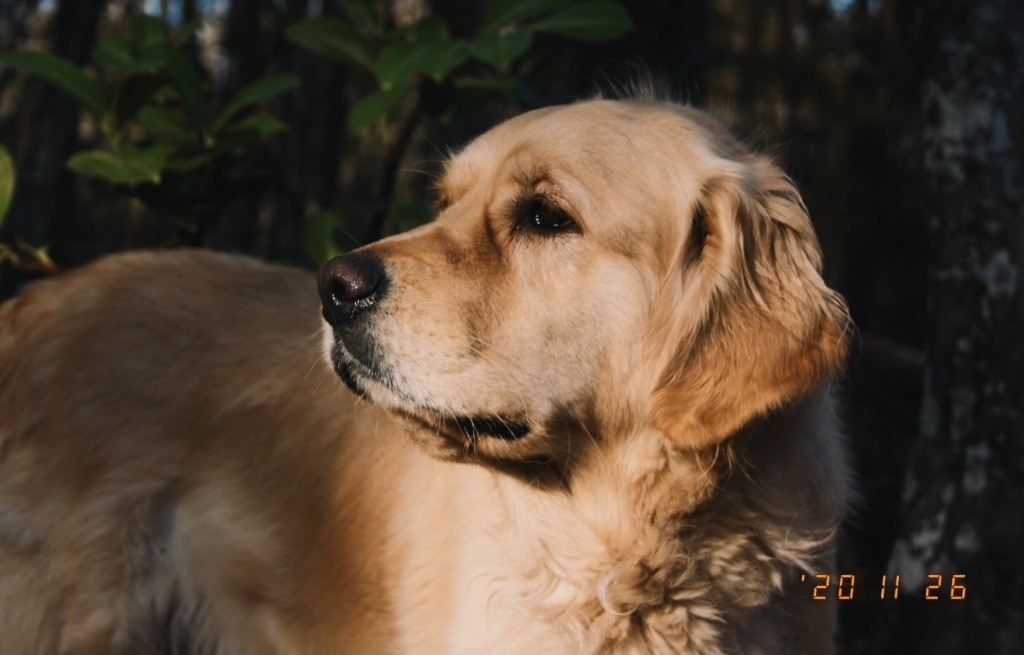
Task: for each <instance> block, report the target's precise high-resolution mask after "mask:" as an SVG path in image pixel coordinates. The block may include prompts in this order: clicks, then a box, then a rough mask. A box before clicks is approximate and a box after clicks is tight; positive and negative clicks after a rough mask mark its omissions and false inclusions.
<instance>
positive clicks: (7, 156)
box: [0, 145, 14, 225]
mask: <svg viewBox="0 0 1024 655" xmlns="http://www.w3.org/2000/svg"><path fill="white" fill-rule="evenodd" d="M13 198H14V160H13V159H12V158H11V153H9V152H8V151H7V148H5V147H3V146H2V145H0V225H3V223H4V217H5V216H7V210H9V209H10V208H11V200H12V199H13Z"/></svg>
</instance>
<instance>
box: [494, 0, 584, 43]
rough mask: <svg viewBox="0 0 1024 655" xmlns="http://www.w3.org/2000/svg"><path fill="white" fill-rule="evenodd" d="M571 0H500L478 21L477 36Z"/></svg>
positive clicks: (495, 31) (562, 5)
mask: <svg viewBox="0 0 1024 655" xmlns="http://www.w3.org/2000/svg"><path fill="white" fill-rule="evenodd" d="M572 2H573V0H502V1H501V2H497V3H495V4H494V6H493V7H492V8H491V10H490V11H489V12H487V14H486V15H485V16H484V18H483V20H482V21H481V22H480V29H479V30H478V31H477V34H478V35H479V36H484V35H494V34H497V33H498V32H500V31H502V28H504V27H506V26H508V25H509V24H510V23H514V22H517V21H522V20H524V19H527V18H533V17H535V16H537V15H539V14H543V13H545V12H551V11H555V10H556V9H561V8H562V7H565V6H567V5H570V4H572Z"/></svg>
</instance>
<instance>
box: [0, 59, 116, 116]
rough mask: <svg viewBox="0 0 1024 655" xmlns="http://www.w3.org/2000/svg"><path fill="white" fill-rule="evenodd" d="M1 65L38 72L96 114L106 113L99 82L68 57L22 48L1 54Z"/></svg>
mask: <svg viewBox="0 0 1024 655" xmlns="http://www.w3.org/2000/svg"><path fill="white" fill-rule="evenodd" d="M0 65H6V66H11V67H13V68H18V69H21V70H23V71H26V72H29V73H33V74H34V75H38V76H39V77H41V78H43V79H44V80H46V81H47V82H49V83H51V84H53V85H55V86H57V87H58V88H60V89H61V90H62V91H64V92H65V93H68V94H69V95H71V97H73V98H74V99H75V100H77V101H78V102H80V103H82V105H84V106H85V108H86V109H88V110H89V111H90V112H92V113H93V114H94V115H96V116H97V117H99V116H101V115H102V114H103V93H102V92H101V91H100V87H99V85H98V84H96V82H95V81H94V80H93V79H92V78H90V77H89V76H88V75H86V74H85V72H84V71H83V70H82V69H80V68H79V67H77V66H75V65H74V64H72V63H71V62H70V61H68V60H67V59H62V58H61V57H57V56H55V55H51V54H49V53H46V52H37V51H34V50H19V51H16V52H8V53H7V54H5V55H0Z"/></svg>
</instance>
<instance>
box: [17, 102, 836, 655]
mask: <svg viewBox="0 0 1024 655" xmlns="http://www.w3.org/2000/svg"><path fill="white" fill-rule="evenodd" d="M531 195H532V196H541V197H543V198H545V199H546V201H549V202H552V203H555V204H557V206H558V207H559V208H560V209H561V210H562V211H564V212H566V214H568V215H569V216H571V217H572V218H573V219H575V221H576V222H577V223H578V224H579V227H580V230H579V232H577V233H569V234H559V235H555V236H544V235H538V234H530V233H527V232H524V231H522V230H517V229H516V227H515V225H514V222H515V213H516V211H517V210H516V209H515V208H516V207H517V206H518V205H517V204H516V203H518V202H520V199H521V198H522V197H523V196H531ZM439 196H440V202H439V212H438V218H437V220H436V221H435V222H433V223H431V224H429V225H427V226H424V227H421V228H419V229H417V230H413V231H412V232H409V233H406V234H403V235H399V236H396V237H392V238H390V239H386V240H384V241H381V242H379V243H376V244H372V245H370V246H368V247H367V248H366V249H365V252H368V253H372V254H374V255H375V256H377V257H379V258H380V260H381V261H382V262H383V263H384V266H385V268H386V270H387V272H388V275H389V277H390V279H391V287H390V289H389V292H388V295H387V296H386V297H385V298H384V299H383V301H382V302H381V306H380V307H379V308H378V309H377V310H376V313H375V314H374V315H373V319H372V321H373V323H372V333H373V338H374V343H375V347H376V352H377V353H378V356H379V357H380V360H381V363H382V366H387V367H388V370H390V371H391V372H392V373H393V379H392V380H391V381H390V382H389V383H388V384H384V383H383V382H382V381H380V380H375V379H373V376H372V375H370V374H368V373H366V372H365V371H364V372H362V373H360V374H359V376H358V377H359V379H358V384H359V385H360V387H361V389H362V390H363V391H364V393H365V395H366V401H363V400H358V399H357V398H356V397H355V396H354V395H353V394H351V393H350V392H349V391H348V390H347V389H345V388H344V386H343V385H342V383H341V382H340V381H339V380H338V379H337V377H336V376H335V374H334V372H333V371H332V370H331V366H330V365H329V363H328V362H327V361H325V358H324V355H323V351H324V348H325V346H326V348H327V350H328V351H330V350H331V349H332V347H334V346H335V342H334V338H333V336H332V335H331V333H330V331H329V330H328V331H324V330H323V328H322V322H321V321H320V319H319V316H318V301H317V297H316V289H315V282H314V279H313V276H312V275H310V274H309V273H306V272H300V271H294V270H287V269H282V268H277V267H271V266H268V265H265V264H260V263H257V262H254V261H252V260H249V259H245V258H241V257H233V256H228V255H218V254H212V253H206V252H199V251H175V252H164V253H155V252H154V253H136V254H126V255H121V256H116V257H111V258H108V259H105V260H102V261H100V262H98V263H96V264H93V265H91V266H89V267H86V268H84V269H82V270H79V271H75V272H72V273H69V274H66V275H64V276H61V277H58V278H55V279H53V280H49V281H46V282H43V283H39V284H37V285H34V286H32V287H30V288H29V289H27V290H26V291H25V292H24V293H22V294H21V295H20V296H19V297H17V298H15V299H14V300H12V301H9V302H8V303H7V304H5V305H3V306H2V307H0V655H29V654H31V655H36V654H48V653H61V654H69V655H71V654H74V655H85V654H100V653H179V652H188V653H193V652H194V653H223V654H259V653H297V654H298V653H304V654H310V655H313V654H317V655H319V654H324V653H351V654H359V653H374V654H377V653H403V654H406V653H407V654H423V655H427V654H440V653H452V654H466V655H469V654H474V655H478V654H488V655H502V654H508V655H512V654H523V653H529V654H530V655H544V654H556V653H557V654H562V653H569V654H577V653H578V654H581V655H582V654H592V655H598V654H602V655H612V654H627V653H629V654H640V653H658V654H673V653H678V654H690V655H713V654H722V653H749V654H765V655H777V654H780V653H782V654H785V653H808V654H815V655H817V654H825V653H830V652H832V646H831V635H832V631H833V629H834V616H833V614H834V608H833V607H832V605H831V604H830V603H822V602H816V601H813V600H811V598H810V585H808V584H805V583H801V582H800V576H801V574H811V575H810V576H809V577H813V574H814V573H817V572H829V571H831V570H832V567H833V565H834V562H833V559H834V557H833V545H832V543H833V538H834V536H835V532H836V529H837V527H838V524H839V522H840V520H841V517H842V514H843V511H844V506H845V502H846V496H847V486H846V480H847V471H846V467H845V462H844V458H843V454H842V452H841V451H842V449H841V444H840V436H839V433H838V428H837V420H836V418H835V415H834V413H833V410H832V408H831V404H830V400H829V393H828V387H829V384H830V381H831V378H832V376H833V375H834V374H835V373H836V371H837V370H838V368H839V366H840V364H841V362H842V358H843V354H844V331H845V328H846V313H845V309H844V307H843V304H842V301H841V299H839V298H838V296H836V295H835V294H834V293H833V292H831V291H830V290H829V289H828V288H827V287H826V286H825V285H824V283H823V282H822V280H821V277H820V265H821V262H820V251H819V248H818V245H817V242H816V239H815V237H814V233H813V230H812V227H811V224H810V221H809V219H808V217H807V214H806V209H805V208H804V206H803V204H802V202H801V201H800V197H799V195H798V193H797V192H796V190H795V189H794V188H793V186H792V184H791V183H790V182H789V181H788V180H787V179H786V178H785V176H784V175H782V173H781V172H780V171H779V170H778V168H777V167H776V166H775V165H774V164H772V163H771V162H770V161H768V160H767V159H765V158H763V157H761V156H759V155H755V154H752V153H750V152H748V151H747V150H746V149H744V148H743V147H742V146H740V145H739V144H738V143H737V142H736V141H735V140H733V139H732V138H731V137H729V136H728V135H727V134H726V133H725V132H724V131H723V130H722V129H721V128H719V127H717V126H716V125H715V124H714V123H713V121H711V120H710V119H708V118H707V117H706V116H705V115H703V114H701V113H699V112H696V111H694V110H692V109H687V108H683V107H679V106H676V105H672V104H663V103H657V102H645V101H615V102H613V101H604V100H596V101H589V102H584V103H578V104H575V105H569V106H565V107H558V108H550V109H545V110H540V111H536V112H531V113H529V114H525V115H523V116H521V117H519V118H516V119H513V120H512V121H509V122H507V123H504V124H502V125H500V126H498V127H497V128H495V129H494V130H492V131H491V132H488V133H487V134H485V135H484V136H482V137H480V138H479V139H477V140H476V141H474V142H473V143H471V144H470V145H469V146H467V147H466V148H465V149H464V151H463V152H461V153H459V154H457V155H456V156H454V157H453V159H452V161H451V162H449V164H448V166H447V167H446V172H445V175H444V177H443V178H442V180H441V182H440V184H439ZM342 352H344V349H343V348H342ZM342 356H343V357H344V356H346V355H344V354H343V355H342ZM467 414H469V415H473V414H475V415H494V416H505V415H508V416H515V417H518V418H520V419H522V420H524V421H526V422H528V423H529V425H530V428H531V429H530V432H529V433H528V434H526V435H525V436H524V437H522V438H521V439H518V440H504V439H498V438H495V437H488V436H486V435H480V436H477V437H476V438H472V437H471V436H469V435H466V434H464V433H462V432H460V431H459V430H454V429H452V427H451V426H452V422H451V417H453V416H456V415H467Z"/></svg>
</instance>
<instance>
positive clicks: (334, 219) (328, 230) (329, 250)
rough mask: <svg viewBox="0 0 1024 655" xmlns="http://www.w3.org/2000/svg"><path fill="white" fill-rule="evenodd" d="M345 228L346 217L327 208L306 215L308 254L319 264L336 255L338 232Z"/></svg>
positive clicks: (339, 250) (337, 251) (337, 250)
mask: <svg viewBox="0 0 1024 655" xmlns="http://www.w3.org/2000/svg"><path fill="white" fill-rule="evenodd" d="M344 228H345V221H344V219H343V218H342V217H341V216H339V215H338V214H335V213H334V212H331V211H327V210H320V211H317V212H313V213H312V214H310V215H308V216H306V254H307V255H309V258H310V260H312V262H313V263H314V264H316V265H317V266H320V265H321V264H323V263H324V262H325V261H327V260H328V259H330V258H331V257H334V256H335V255H337V254H338V253H339V252H341V249H340V248H338V234H339V233H340V232H341V231H342V230H343V229H344Z"/></svg>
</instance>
